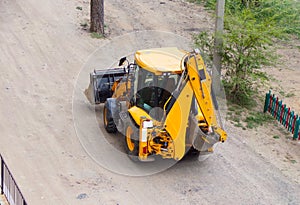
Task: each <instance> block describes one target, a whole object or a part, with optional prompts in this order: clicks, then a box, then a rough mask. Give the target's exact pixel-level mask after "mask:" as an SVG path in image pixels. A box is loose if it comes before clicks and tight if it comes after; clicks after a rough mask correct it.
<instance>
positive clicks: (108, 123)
mask: <svg viewBox="0 0 300 205" xmlns="http://www.w3.org/2000/svg"><path fill="white" fill-rule="evenodd" d="M103 123H104V128H105V130H106V131H107V132H108V133H116V132H117V126H116V124H115V122H114V119H113V118H112V116H111V112H110V110H109V109H108V108H107V106H106V105H104V108H103Z"/></svg>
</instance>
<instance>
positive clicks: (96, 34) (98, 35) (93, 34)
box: [91, 32, 104, 39]
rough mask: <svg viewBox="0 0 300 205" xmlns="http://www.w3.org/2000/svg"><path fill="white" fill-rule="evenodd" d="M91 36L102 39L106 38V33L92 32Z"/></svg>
mask: <svg viewBox="0 0 300 205" xmlns="http://www.w3.org/2000/svg"><path fill="white" fill-rule="evenodd" d="M91 37H92V38H97V39H102V38H104V35H103V34H100V33H96V32H93V33H91Z"/></svg>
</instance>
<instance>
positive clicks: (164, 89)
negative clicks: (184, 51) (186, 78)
mask: <svg viewBox="0 0 300 205" xmlns="http://www.w3.org/2000/svg"><path fill="white" fill-rule="evenodd" d="M179 78H180V76H179V75H177V74H174V73H169V72H166V73H163V74H162V75H155V74H154V73H152V72H150V71H148V70H146V69H143V68H141V67H139V66H137V67H136V70H135V82H134V87H133V90H134V93H135V95H134V103H135V105H136V106H137V107H139V108H141V109H143V110H144V111H146V112H147V113H148V114H153V116H152V117H154V118H155V119H156V120H159V119H160V118H161V117H162V115H163V112H162V111H163V109H164V106H165V104H166V103H167V101H168V100H169V98H170V97H171V93H172V92H173V91H174V90H175V88H176V85H177V83H178V81H179ZM154 108H155V110H156V112H154V113H151V111H153V109H154ZM157 108H160V109H157Z"/></svg>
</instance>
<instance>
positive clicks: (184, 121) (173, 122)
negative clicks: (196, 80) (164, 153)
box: [165, 84, 193, 160]
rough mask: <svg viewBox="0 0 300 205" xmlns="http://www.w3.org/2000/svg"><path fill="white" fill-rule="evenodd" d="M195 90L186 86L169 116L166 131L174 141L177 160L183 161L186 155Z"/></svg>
mask: <svg viewBox="0 0 300 205" xmlns="http://www.w3.org/2000/svg"><path fill="white" fill-rule="evenodd" d="M192 98H193V90H192V89H191V87H190V85H189V84H186V85H185V87H184V88H183V90H182V92H181V94H180V95H179V96H178V98H177V100H176V101H175V103H174V105H173V107H172V109H171V110H170V112H169V114H168V115H167V118H166V121H165V129H166V130H167V132H168V133H169V134H170V136H171V137H172V139H173V141H174V149H175V157H174V158H175V159H176V160H179V159H181V158H182V157H183V156H184V154H185V135H186V128H187V126H188V117H189V115H190V109H191V102H192Z"/></svg>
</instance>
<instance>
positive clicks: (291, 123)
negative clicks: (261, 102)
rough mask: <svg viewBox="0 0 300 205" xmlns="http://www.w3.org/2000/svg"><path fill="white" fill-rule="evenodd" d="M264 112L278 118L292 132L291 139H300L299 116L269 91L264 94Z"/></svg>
mask: <svg viewBox="0 0 300 205" xmlns="http://www.w3.org/2000/svg"><path fill="white" fill-rule="evenodd" d="M264 112H269V113H270V114H271V115H272V116H273V117H274V118H275V119H276V120H278V121H279V122H280V123H281V124H282V125H283V126H284V127H285V128H287V130H288V131H289V132H291V133H292V134H293V139H295V140H296V139H298V140H300V117H299V116H298V115H297V114H296V113H295V112H294V111H292V110H291V108H289V107H287V106H286V105H285V104H283V103H282V100H280V101H279V99H278V97H276V96H275V95H274V94H273V95H272V93H271V91H269V93H267V94H266V100H265V107H264Z"/></svg>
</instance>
